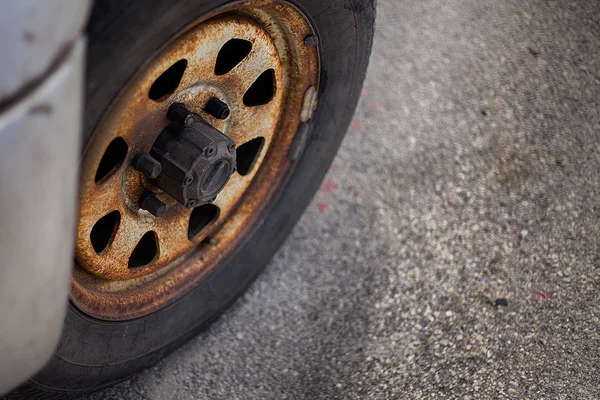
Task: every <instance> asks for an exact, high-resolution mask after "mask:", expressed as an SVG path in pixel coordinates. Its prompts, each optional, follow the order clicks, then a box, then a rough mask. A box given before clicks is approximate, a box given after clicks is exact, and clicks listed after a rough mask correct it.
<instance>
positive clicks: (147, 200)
mask: <svg viewBox="0 0 600 400" xmlns="http://www.w3.org/2000/svg"><path fill="white" fill-rule="evenodd" d="M138 204H139V206H140V208H141V209H142V210H146V211H148V212H149V213H150V214H152V215H154V216H155V217H158V218H160V217H162V216H163V215H164V214H165V211H167V206H166V205H165V203H163V202H162V201H160V200H159V199H157V198H156V195H155V194H154V193H152V192H148V191H146V192H144V194H142V197H140V199H139V201H138Z"/></svg>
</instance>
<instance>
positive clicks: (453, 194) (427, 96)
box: [90, 0, 600, 400]
mask: <svg viewBox="0 0 600 400" xmlns="http://www.w3.org/2000/svg"><path fill="white" fill-rule="evenodd" d="M377 22H378V25H377V32H376V40H375V47H374V51H373V57H372V60H371V66H370V69H369V74H368V78H367V81H366V83H365V89H364V93H363V96H362V99H361V102H360V106H359V109H358V111H357V113H356V116H355V120H354V122H353V123H352V126H351V127H350V130H349V131H348V134H347V136H346V139H345V141H344V143H343V145H342V148H341V150H340V153H339V155H338V156H337V158H336V161H335V162H334V164H333V166H332V168H331V170H330V172H329V174H328V177H327V180H326V181H325V182H324V184H323V186H322V189H321V191H320V192H319V193H318V194H317V196H316V197H315V199H314V201H313V202H312V204H311V205H310V207H309V208H308V210H307V211H306V213H305V215H304V216H303V217H302V219H301V221H300V223H299V224H298V226H297V227H296V229H295V230H294V232H293V234H292V235H291V236H290V238H289V239H288V240H287V242H286V244H285V245H284V246H283V248H281V250H280V251H279V252H278V253H277V255H276V256H275V258H274V259H273V261H272V262H271V264H270V265H269V267H268V268H267V270H266V272H265V273H264V275H262V277H261V278H260V279H259V280H258V281H257V282H256V283H255V284H254V285H253V286H252V287H251V288H250V290H249V291H248V293H247V294H246V295H245V296H243V297H242V298H241V299H240V301H238V302H237V303H236V304H235V305H234V306H233V308H231V309H230V310H229V311H228V312H227V313H226V314H225V315H224V316H223V317H222V318H221V319H220V320H219V321H218V322H217V323H215V324H214V325H213V326H212V327H211V328H210V329H209V331H208V332H206V333H205V334H202V335H201V336H199V337H198V338H196V339H194V340H192V341H191V342H190V343H189V344H187V345H186V346H184V347H183V348H181V349H180V350H179V351H177V352H176V353H175V354H173V355H172V356H170V357H168V358H167V359H165V360H164V361H162V362H160V363H159V364H158V365H156V366H155V367H154V368H152V369H150V370H148V371H146V372H144V373H142V374H140V375H139V376H137V377H135V378H133V379H131V380H128V381H126V382H124V383H122V384H120V385H118V386H116V387H114V388H111V389H109V390H106V391H104V392H102V393H100V394H97V395H94V396H91V397H90V399H94V400H108V399H161V400H162V399H236V398H240V399H285V398H290V399H321V398H342V399H347V398H374V399H387V398H390V399H392V398H394V399H404V398H407V399H408V398H411V399H417V398H427V399H429V398H461V399H469V398H471V399H505V398H506V399H520V398H523V399H598V398H600V378H599V377H600V374H599V372H600V371H599V369H600V329H599V327H600V321H599V316H600V315H599V314H600V313H599V311H598V305H599V295H598V287H599V283H600V242H599V237H600V236H599V233H600V224H599V215H600V204H599V201H598V199H599V194H600V174H598V171H600V141H599V139H600V133H599V132H600V129H599V128H600V107H599V99H600V56H599V55H600V2H598V1H594V0H588V1H586V0H582V1H575V0H564V1H558V0H525V1H523V0H502V1H487V2H484V1H481V0H420V1H409V0H401V1H399V0H386V1H380V2H379V12H378V21H377Z"/></svg>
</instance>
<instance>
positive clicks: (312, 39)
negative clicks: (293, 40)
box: [304, 35, 317, 47]
mask: <svg viewBox="0 0 600 400" xmlns="http://www.w3.org/2000/svg"><path fill="white" fill-rule="evenodd" d="M316 44H317V37H316V36H315V35H306V36H305V37H304V45H305V46H306V47H312V46H314V45H316Z"/></svg>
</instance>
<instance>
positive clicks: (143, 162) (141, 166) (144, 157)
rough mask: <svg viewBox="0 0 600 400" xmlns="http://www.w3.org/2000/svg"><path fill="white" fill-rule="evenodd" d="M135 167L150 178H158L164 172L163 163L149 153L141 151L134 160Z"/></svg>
mask: <svg viewBox="0 0 600 400" xmlns="http://www.w3.org/2000/svg"><path fill="white" fill-rule="evenodd" d="M133 168H135V169H137V170H138V171H140V172H141V173H142V174H144V175H145V176H146V178H148V179H156V178H157V177H158V176H159V175H160V173H161V172H162V165H161V164H160V163H159V162H158V161H157V160H155V159H154V158H153V157H152V156H151V155H150V154H148V153H139V154H137V155H136V156H135V158H134V160H133Z"/></svg>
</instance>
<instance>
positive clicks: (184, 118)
mask: <svg viewBox="0 0 600 400" xmlns="http://www.w3.org/2000/svg"><path fill="white" fill-rule="evenodd" d="M167 118H168V119H169V120H170V121H172V122H177V123H179V124H181V125H186V124H187V123H188V119H189V118H193V113H192V112H191V111H190V110H188V109H187V108H185V106H184V105H183V103H173V104H172V105H171V107H169V111H167Z"/></svg>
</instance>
